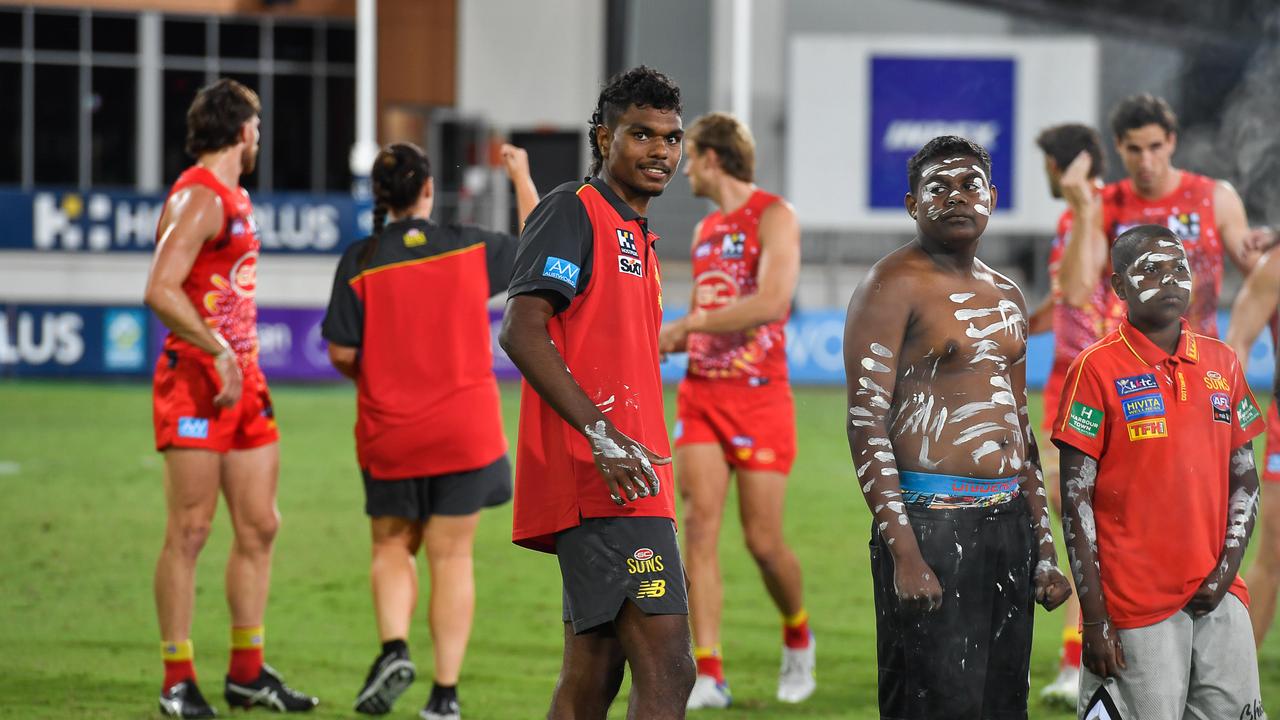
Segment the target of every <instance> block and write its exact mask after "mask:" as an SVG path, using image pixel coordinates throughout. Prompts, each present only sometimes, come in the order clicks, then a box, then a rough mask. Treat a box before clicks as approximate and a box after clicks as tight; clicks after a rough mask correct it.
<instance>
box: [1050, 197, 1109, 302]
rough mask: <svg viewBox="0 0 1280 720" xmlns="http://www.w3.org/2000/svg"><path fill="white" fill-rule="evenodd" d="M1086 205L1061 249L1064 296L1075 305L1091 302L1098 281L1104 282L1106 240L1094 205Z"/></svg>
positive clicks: (1073, 223)
mask: <svg viewBox="0 0 1280 720" xmlns="http://www.w3.org/2000/svg"><path fill="white" fill-rule="evenodd" d="M1085 207H1087V208H1089V209H1088V210H1085V211H1084V212H1083V215H1077V216H1076V217H1075V218H1074V219H1073V221H1072V223H1071V232H1070V234H1069V235H1068V236H1067V243H1066V246H1065V247H1064V248H1063V251H1062V261H1061V262H1060V264H1059V265H1058V282H1059V283H1060V286H1061V288H1062V299H1063V301H1065V302H1066V303H1068V304H1070V305H1073V306H1075V307H1085V306H1087V305H1088V304H1089V301H1090V299H1092V297H1093V293H1094V291H1095V290H1097V288H1098V284H1099V283H1101V282H1102V272H1103V268H1104V267H1105V266H1106V257H1105V255H1106V253H1105V246H1106V241H1105V239H1104V238H1103V237H1102V230H1101V228H1100V227H1099V226H1098V218H1097V217H1096V216H1095V213H1094V211H1093V210H1092V206H1085Z"/></svg>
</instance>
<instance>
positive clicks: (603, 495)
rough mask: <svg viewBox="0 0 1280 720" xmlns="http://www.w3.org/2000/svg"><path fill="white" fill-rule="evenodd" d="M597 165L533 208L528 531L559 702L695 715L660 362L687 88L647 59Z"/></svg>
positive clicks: (521, 331)
mask: <svg viewBox="0 0 1280 720" xmlns="http://www.w3.org/2000/svg"><path fill="white" fill-rule="evenodd" d="M590 127H591V131H590V135H589V139H590V141H591V149H592V155H593V158H594V162H593V164H592V177H590V178H587V180H586V181H585V182H574V183H566V184H564V185H561V186H560V187H558V188H556V189H555V190H553V191H552V192H551V193H550V194H549V195H547V197H546V198H544V199H543V200H542V202H541V203H539V205H538V206H537V207H536V208H535V209H534V211H533V213H532V214H531V215H530V216H529V220H528V222H527V223H526V225H525V229H524V233H523V234H522V235H521V238H520V247H519V249H518V251H517V253H516V262H515V271H514V273H513V276H512V281H511V287H510V288H509V290H508V295H509V299H508V301H507V310H506V317H505V318H504V319H503V326H502V333H501V336H500V342H501V343H502V347H503V349H504V350H506V351H507V354H508V355H509V356H510V357H511V360H512V361H513V362H514V363H515V364H516V366H517V367H519V368H520V371H521V372H522V373H523V374H524V379H525V382H524V386H523V388H522V393H521V400H520V437H519V445H518V447H517V451H516V489H515V517H514V528H513V533H512V538H513V540H514V541H515V542H516V544H518V545H522V546H524V547H528V548H532V549H535V550H541V551H543V552H553V553H555V554H556V555H557V556H558V558H559V561H560V572H561V575H562V577H563V580H564V614H563V619H564V662H563V665H562V667H561V672H560V680H559V682H557V684H556V689H555V694H554V696H553V697H552V700H551V710H550V714H549V716H550V717H553V718H562V717H577V718H597V717H600V718H602V717H604V716H605V714H606V713H607V712H608V708H609V705H610V704H611V703H612V701H613V698H614V696H615V695H616V694H617V692H618V687H619V686H620V684H621V682H622V675H623V668H624V665H629V666H630V668H631V679H632V690H631V704H630V711H629V717H642V718H654V719H657V720H664V719H668V718H683V717H684V712H685V701H686V700H687V698H688V697H689V690H690V688H691V687H692V685H693V680H694V665H693V657H692V655H691V653H690V647H689V622H688V612H689V607H688V600H687V596H686V593H685V584H684V567H683V564H682V562H681V560H680V550H679V547H678V545H677V543H676V531H675V503H674V502H673V494H674V493H673V492H672V483H671V468H670V465H669V463H670V462H671V459H670V457H669V455H670V452H671V451H670V445H669V443H668V440H667V427H666V420H665V418H664V416H663V407H662V405H663V398H662V377H661V373H660V372H659V369H658V363H659V359H658V330H659V328H660V326H661V324H662V288H661V277H660V271H659V267H658V256H657V252H656V250H655V249H654V243H655V242H656V241H657V236H656V235H654V234H653V233H652V232H650V230H649V226H648V221H647V220H646V219H645V217H644V213H645V212H646V211H647V209H648V207H649V200H650V199H652V198H654V197H657V196H658V195H661V194H662V191H663V190H664V189H665V188H666V186H667V182H668V181H670V179H671V176H672V174H673V173H674V172H675V170H676V167H677V166H678V165H679V163H680V152H681V141H682V139H683V134H684V132H683V129H682V124H681V121H680V89H679V88H678V87H676V86H675V84H674V83H673V82H672V81H671V80H670V78H668V77H667V76H665V75H663V74H662V73H659V72H657V71H655V70H652V69H651V68H647V67H643V66H642V67H638V68H635V69H632V70H630V71H628V72H626V73H623V74H621V75H619V76H617V77H615V78H613V79H612V80H611V81H610V83H609V84H608V86H606V87H605V88H604V90H603V91H602V92H601V94H600V98H599V101H598V103H597V105H596V111H595V114H594V115H593V116H592V119H591V126H590Z"/></svg>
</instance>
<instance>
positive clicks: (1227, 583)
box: [1186, 562, 1234, 617]
mask: <svg viewBox="0 0 1280 720" xmlns="http://www.w3.org/2000/svg"><path fill="white" fill-rule="evenodd" d="M1225 565H1226V563H1225V562H1224V563H1220V564H1219V565H1218V567H1217V569H1215V570H1214V571H1213V572H1211V573H1209V577H1206V578H1205V579H1204V580H1203V581H1201V582H1200V587H1198V588H1196V592H1195V594H1194V595H1192V596H1191V599H1190V600H1188V601H1187V605H1186V610H1187V612H1189V613H1191V617H1204V616H1205V615H1208V614H1209V613H1211V612H1213V611H1214V610H1216V609H1217V607H1218V603H1220V602H1222V598H1224V597H1226V596H1227V592H1228V591H1229V590H1230V589H1231V580H1232V579H1233V578H1234V575H1233V576H1232V577H1230V578H1229V577H1226V573H1225Z"/></svg>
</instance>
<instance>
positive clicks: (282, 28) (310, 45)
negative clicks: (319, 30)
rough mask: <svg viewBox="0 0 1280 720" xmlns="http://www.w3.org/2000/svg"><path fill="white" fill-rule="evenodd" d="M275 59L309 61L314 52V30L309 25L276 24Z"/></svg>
mask: <svg viewBox="0 0 1280 720" xmlns="http://www.w3.org/2000/svg"><path fill="white" fill-rule="evenodd" d="M274 43H275V52H276V59H277V60H300V61H310V60H311V59H312V56H313V55H314V54H315V45H316V32H315V28H314V27H313V26H311V25H276V27H275V38H274Z"/></svg>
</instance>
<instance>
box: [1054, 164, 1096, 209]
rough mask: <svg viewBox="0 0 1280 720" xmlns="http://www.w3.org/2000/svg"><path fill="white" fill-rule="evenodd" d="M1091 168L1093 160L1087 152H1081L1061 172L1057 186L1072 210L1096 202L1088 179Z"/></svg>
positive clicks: (1091, 184)
mask: <svg viewBox="0 0 1280 720" xmlns="http://www.w3.org/2000/svg"><path fill="white" fill-rule="evenodd" d="M1092 168H1093V158H1091V157H1090V156H1089V153H1088V151H1085V150H1081V151H1080V154H1079V155H1076V156H1075V158H1074V159H1073V160H1072V161H1071V162H1070V163H1068V164H1067V166H1066V167H1065V168H1063V170H1062V177H1061V178H1060V179H1059V180H1058V186H1059V187H1060V188H1062V197H1063V198H1064V199H1065V200H1066V201H1067V204H1068V205H1070V206H1071V207H1072V208H1074V209H1079V208H1083V207H1087V206H1088V205H1090V204H1093V203H1095V202H1097V201H1098V197H1097V195H1096V194H1095V193H1094V192H1093V183H1092V181H1091V180H1090V179H1089V171H1090V170H1091V169H1092Z"/></svg>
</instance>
